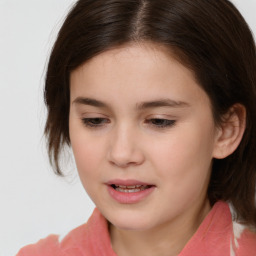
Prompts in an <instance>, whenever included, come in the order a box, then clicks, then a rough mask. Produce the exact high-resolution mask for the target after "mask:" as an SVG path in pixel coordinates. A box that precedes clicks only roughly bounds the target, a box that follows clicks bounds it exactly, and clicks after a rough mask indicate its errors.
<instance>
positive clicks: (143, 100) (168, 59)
mask: <svg viewBox="0 0 256 256" xmlns="http://www.w3.org/2000/svg"><path fill="white" fill-rule="evenodd" d="M70 84H71V85H70V86H71V88H70V90H71V103H70V119H69V129H70V140H71V145H72V149H73V152H74V156H75V159H76V164H77V168H78V172H79V175H80V179H81V181H82V184H83V186H84V188H85V190H86V191H87V193H88V194H89V196H90V197H91V199H92V200H93V202H94V203H95V205H96V206H97V207H98V209H99V210H100V211H101V213H102V214H103V215H104V216H105V217H106V218H107V219H108V220H109V221H110V223H112V224H113V225H114V226H116V227H118V228H120V229H132V230H148V229H150V228H156V227H158V226H160V225H163V224H165V223H168V222H175V221H177V220H178V219H179V218H180V219H181V218H182V216H183V217H184V216H186V218H192V215H193V214H194V213H195V211H196V210H197V209H199V207H200V206H202V204H204V203H205V202H207V199H206V192H207V187H208V183H209V177H210V172H211V162H212V157H213V155H214V150H215V144H216V142H215V141H216V128H215V125H214V120H213V117H212V112H211V106H210V100H209V98H208V96H207V94H206V93H205V92H204V91H203V90H202V89H201V88H200V86H199V85H198V83H197V82H196V80H195V78H194V75H193V73H192V72H191V71H190V70H189V69H187V68H186V67H185V66H183V65H182V64H180V63H179V62H178V61H177V60H176V59H175V58H173V57H172V56H171V54H168V53H167V50H165V49H162V48H159V46H154V45H152V44H146V43H145V44H142V45H136V44H133V45H127V46H124V47H121V48H117V49H114V50H109V51H107V52H104V53H101V54H100V55H98V56H96V57H94V58H92V59H91V60H89V61H88V62H86V63H85V64H83V65H82V66H80V67H79V68H77V69H76V70H75V71H73V72H72V74H71V78H70Z"/></svg>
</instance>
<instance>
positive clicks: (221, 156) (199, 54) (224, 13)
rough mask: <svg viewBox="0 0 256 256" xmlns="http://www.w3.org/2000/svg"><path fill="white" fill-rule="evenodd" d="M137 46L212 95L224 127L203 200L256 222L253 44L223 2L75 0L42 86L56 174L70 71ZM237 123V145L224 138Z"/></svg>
mask: <svg viewBox="0 0 256 256" xmlns="http://www.w3.org/2000/svg"><path fill="white" fill-rule="evenodd" d="M213 14H214V15H213ZM134 44H137V45H138V44H139V45H140V46H141V47H143V45H153V46H154V47H153V48H157V51H161V52H163V53H165V55H166V56H170V59H172V60H175V61H177V63H180V64H181V65H182V66H184V67H186V69H187V70H189V71H190V72H191V74H193V77H194V78H195V81H196V84H198V86H199V87H200V90H202V92H203V93H205V95H206V96H207V97H208V99H209V106H210V109H211V117H212V120H213V122H214V127H215V128H216V130H218V131H227V132H223V133H221V134H222V135H223V136H222V137H221V136H220V138H219V139H220V143H219V144H218V145H219V150H218V151H217V152H218V154H215V155H214V157H213V159H212V160H211V172H210V176H209V185H208V187H207V194H208V198H209V200H210V202H211V204H214V203H215V202H216V201H217V200H226V201H230V202H231V203H232V204H233V205H234V207H235V209H236V210H237V213H238V217H240V218H241V219H243V220H245V221H246V222H248V223H252V224H253V223H254V224H255V222H256V220H255V205H254V204H255V203H254V200H255V199H254V194H255V180H256V167H255V166H256V162H255V156H254V152H255V150H256V121H255V120H256V112H255V109H256V103H255V102H256V100H255V99H256V86H255V85H256V74H255V70H256V54H255V43H254V41H253V37H252V34H251V32H250V30H249V28H248V26H247V24H246V22H245V21H244V19H243V18H242V16H241V15H240V13H239V12H238V11H237V10H236V8H235V7H234V6H233V5H232V4H231V3H230V2H229V1H226V0H218V1H208V0H207V1H202V0H184V1H178V0H157V1H155V0H150V1H149V0H140V1H134V0H125V1H115V0H104V1H90V0H84V1H78V2H77V4H76V5H75V6H74V7H73V9H72V10H71V11H70V13H69V14H68V16H67V18H66V20H65V22H64V24H63V26H62V28H61V30H60V32H59V35H58V38H57V40H56V43H55V45H54V47H53V50H52V53H51V57H50V60H49V64H48V70H47V75H46V83H45V101H46V105H47V108H48V118H47V123H46V128H45V133H46V135H47V137H48V143H49V144H48V145H49V155H50V158H51V160H52V163H53V164H54V165H55V169H56V173H57V174H60V175H61V174H62V171H61V170H60V165H59V156H60V152H61V149H62V147H63V146H64V145H65V144H67V145H70V144H72V141H70V127H69V117H70V106H71V100H70V99H71V94H70V89H71V80H72V79H71V77H72V74H74V73H75V72H76V71H78V70H79V68H81V67H82V66H83V65H84V64H86V63H89V62H90V61H91V60H93V59H95V58H97V56H103V54H106V53H110V52H111V51H115V49H122V47H123V48H124V47H126V46H128V45H134ZM151 50H152V49H151ZM84 67H86V65H85V66H84ZM245 113H246V114H245ZM243 119H245V120H243ZM237 120H238V122H240V123H239V125H240V126H241V127H244V129H243V128H242V129H241V130H240V133H239V136H240V138H239V139H238V140H237V142H238V143H237V144H236V143H232V140H227V139H226V138H229V137H230V136H229V135H230V131H231V133H234V132H235V130H234V129H233V128H234V125H232V124H234V123H235V122H236V121H237ZM231 121H232V122H231ZM245 124H246V125H245ZM229 127H231V128H232V127H233V128H232V129H229Z"/></svg>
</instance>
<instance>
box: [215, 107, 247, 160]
mask: <svg viewBox="0 0 256 256" xmlns="http://www.w3.org/2000/svg"><path fill="white" fill-rule="evenodd" d="M222 120H223V121H222V123H221V124H220V126H218V127H217V128H216V129H217V130H216V137H215V146H214V150H213V157H214V158H218V159H222V158H225V157H227V156H229V155H231V154H232V153H233V152H234V151H235V150H236V149H237V147H238V146H239V144H240V142H241V140H242V138H243V134H244V130H245V127H246V110H245V107H244V106H243V105H241V104H235V105H233V106H232V107H231V108H230V109H229V110H228V112H227V113H226V114H225V115H224V116H223V118H222Z"/></svg>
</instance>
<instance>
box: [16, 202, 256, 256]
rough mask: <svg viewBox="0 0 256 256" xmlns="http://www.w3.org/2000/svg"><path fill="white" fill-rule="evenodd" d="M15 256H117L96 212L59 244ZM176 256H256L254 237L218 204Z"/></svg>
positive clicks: (50, 241)
mask: <svg viewBox="0 0 256 256" xmlns="http://www.w3.org/2000/svg"><path fill="white" fill-rule="evenodd" d="M17 256H117V254H116V253H115V252H114V251H113V249H112V247H111V241H110V236H109V233H108V223H107V221H106V219H105V218H104V217H103V216H102V215H101V213H100V212H99V210H98V209H95V210H94V212H93V214H92V216H91V217H90V219H89V220H88V222H87V224H84V225H82V226H80V227H78V228H76V229H74V230H72V231H71V232H70V233H69V234H68V235H67V236H66V237H64V239H62V240H61V241H60V239H59V237H58V236H57V235H50V236H48V237H47V238H45V239H42V240H40V241H39V242H38V243H36V244H34V245H28V246H26V247H24V248H23V249H21V250H20V251H19V253H18V254H17ZM178 256H256V234H255V233H252V232H251V231H249V230H248V229H247V228H246V227H245V226H243V225H241V224H239V223H237V222H234V221H232V215H231V212H230V209H229V206H228V204H227V203H224V202H217V203H216V204H215V205H214V206H213V208H212V210H211V211H210V212H209V213H208V215H207V216H206V217H205V219H204V221H203V222H202V223H201V225H200V226H199V228H198V230H197V231H196V233H195V234H194V235H193V236H192V238H191V239H190V240H189V242H188V243H187V244H186V246H185V247H184V248H183V250H182V251H181V252H180V254H179V255H178Z"/></svg>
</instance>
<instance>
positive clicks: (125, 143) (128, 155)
mask: <svg viewBox="0 0 256 256" xmlns="http://www.w3.org/2000/svg"><path fill="white" fill-rule="evenodd" d="M108 160H109V162H110V163H111V164H112V165H115V166H118V167H121V168H126V167H129V166H136V165H140V164H142V163H143V162H144V154H143V151H142V148H141V147H140V146H139V136H138V135H136V133H135V132H134V131H133V130H132V129H129V128H128V127H122V128H121V127H120V128H119V129H117V130H116V131H115V132H113V134H112V137H111V141H110V146H109V151H108Z"/></svg>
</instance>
